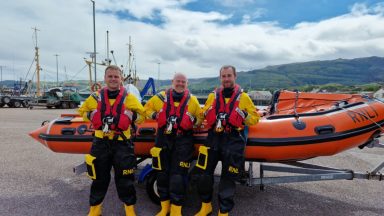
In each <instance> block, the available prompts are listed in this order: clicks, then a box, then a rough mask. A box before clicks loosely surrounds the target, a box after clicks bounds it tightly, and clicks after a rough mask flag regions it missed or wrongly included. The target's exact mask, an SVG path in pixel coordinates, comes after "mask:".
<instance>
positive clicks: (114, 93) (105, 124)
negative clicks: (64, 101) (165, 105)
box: [79, 65, 145, 216]
mask: <svg viewBox="0 0 384 216" xmlns="http://www.w3.org/2000/svg"><path fill="white" fill-rule="evenodd" d="M104 81H105V84H106V87H104V88H102V89H100V90H99V91H97V92H94V93H93V94H92V95H91V96H89V97H88V98H87V99H86V100H85V101H84V103H83V104H82V106H81V107H80V108H79V113H80V115H81V116H83V118H84V120H86V121H89V120H90V121H91V122H92V125H93V127H94V129H95V135H94V139H93V143H92V147H91V152H90V154H87V155H86V156H85V161H86V164H87V170H88V176H89V177H90V178H91V179H92V180H93V181H92V185H91V191H90V199H89V203H90V206H91V207H90V210H89V214H88V216H98V215H101V205H102V202H103V199H104V197H105V194H106V193H107V190H108V185H109V182H110V180H111V175H110V172H111V168H112V167H113V169H114V174H115V184H116V189H117V192H118V195H119V198H120V200H121V201H122V202H123V203H124V209H125V214H126V215H127V216H128V215H129V216H134V215H135V211H134V204H135V203H136V191H135V188H134V185H133V183H134V168H135V166H136V158H135V155H134V149H133V143H132V141H131V139H130V136H131V134H130V126H131V124H134V123H141V122H142V121H144V119H145V117H144V116H145V112H144V108H143V106H142V105H141V103H140V102H139V101H138V100H137V99H136V97H135V96H134V95H133V94H130V93H127V91H126V90H125V88H124V87H123V86H122V83H123V78H122V72H121V70H120V68H119V67H117V66H114V65H110V66H108V67H107V68H106V69H105V75H104Z"/></svg>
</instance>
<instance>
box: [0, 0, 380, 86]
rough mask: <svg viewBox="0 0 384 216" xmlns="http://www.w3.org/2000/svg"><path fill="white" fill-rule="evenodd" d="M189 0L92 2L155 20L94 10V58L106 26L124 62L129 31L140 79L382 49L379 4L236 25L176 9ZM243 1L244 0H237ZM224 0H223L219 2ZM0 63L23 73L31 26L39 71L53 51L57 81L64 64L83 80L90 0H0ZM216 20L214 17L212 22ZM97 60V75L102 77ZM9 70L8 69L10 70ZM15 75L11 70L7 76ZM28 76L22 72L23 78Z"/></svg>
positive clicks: (49, 67)
mask: <svg viewBox="0 0 384 216" xmlns="http://www.w3.org/2000/svg"><path fill="white" fill-rule="evenodd" d="M188 2H189V1H177V0H170V1H165V0H164V1H159V0H145V1H143V0H141V1H139V0H133V1H117V0H114V1H106V0H104V1H96V9H97V11H129V13H130V14H133V15H134V16H136V17H137V18H151V17H154V16H155V13H157V16H161V18H162V20H163V21H164V23H163V24H162V25H161V26H155V25H153V24H148V23H143V22H139V21H129V20H124V19H119V18H117V16H115V15H114V14H113V13H99V12H98V13H97V14H96V15H97V17H96V28H97V51H98V52H99V54H98V61H101V60H102V59H104V58H105V57H106V54H105V52H106V51H105V50H106V42H105V40H106V39H105V35H106V33H105V32H106V30H109V31H110V49H113V50H114V51H115V57H116V60H117V63H118V64H119V65H120V64H123V65H126V62H127V58H128V57H127V56H128V55H127V54H128V51H127V50H128V47H127V46H126V44H127V43H128V40H129V36H131V37H132V41H133V45H134V52H135V55H136V60H137V70H138V73H139V76H140V77H141V78H147V77H149V76H153V77H155V78H156V77H157V67H158V64H157V62H159V61H160V62H161V65H160V67H161V78H162V79H169V78H171V77H172V75H173V74H174V72H176V71H181V72H185V73H186V74H188V76H189V77H208V76H211V77H212V76H217V71H218V69H219V68H220V66H221V65H222V64H233V65H235V66H237V67H238V69H239V71H241V70H249V69H256V68H261V67H264V66H267V65H274V64H282V63H290V62H299V61H309V60H322V59H335V58H355V57H365V56H372V55H378V56H383V53H384V43H383V41H384V28H383V27H382V26H384V17H383V11H384V10H383V8H384V7H383V4H378V5H374V6H372V7H367V6H366V5H362V4H356V5H354V6H353V7H352V8H351V12H350V13H349V14H344V15H341V16H338V17H334V18H331V19H327V20H323V21H321V22H317V23H315V22H313V23H308V22H306V23H304V22H303V23H298V24H297V25H296V26H294V27H293V28H288V29H285V28H282V27H280V26H279V25H278V23H277V22H273V21H271V22H263V23H260V22H254V20H253V19H254V18H255V15H254V14H253V15H249V17H248V18H247V17H245V20H246V19H248V21H249V22H244V23H243V24H240V25H231V24H228V25H223V24H219V23H222V21H226V20H228V19H230V18H231V15H230V14H229V15H228V14H221V13H219V12H214V11H211V12H207V13H203V12H193V11H187V10H185V9H183V7H182V6H184V5H185V4H186V3H188ZM243 2H244V3H247V2H249V1H243ZM227 3H228V2H227ZM0 19H1V20H2V22H1V23H0V28H1V29H2V31H1V33H0V35H1V36H0V37H1V39H2V43H0V65H5V66H6V68H5V69H3V79H13V78H18V77H23V78H24V76H25V75H26V72H27V70H28V68H29V66H30V65H31V61H32V59H33V57H34V45H33V40H32V32H33V31H32V29H31V27H34V26H36V27H37V28H39V29H40V30H41V31H39V32H38V40H39V48H40V59H41V62H40V63H41V65H42V67H43V75H42V77H44V76H45V78H46V79H51V80H55V78H56V77H55V74H56V59H55V56H54V54H56V53H57V54H59V55H60V56H59V69H60V74H61V78H60V79H61V80H63V79H64V69H63V68H64V66H65V67H66V70H67V73H68V76H69V77H73V76H75V74H76V73H78V72H79V73H78V75H77V76H76V77H75V78H76V79H87V77H88V72H87V70H86V69H83V70H81V69H82V68H83V67H84V66H85V63H84V61H83V57H88V54H86V52H88V51H92V50H93V26H92V4H91V2H90V1H74V0H67V1H47V0H41V1H33V2H30V1H26V0H24V1H5V2H2V3H1V7H0ZM218 21H219V22H218ZM102 70H103V68H102V66H98V79H99V80H100V79H101V78H102V74H103V71H102ZM13 71H14V72H15V73H13ZM14 74H16V75H14ZM29 78H30V77H29Z"/></svg>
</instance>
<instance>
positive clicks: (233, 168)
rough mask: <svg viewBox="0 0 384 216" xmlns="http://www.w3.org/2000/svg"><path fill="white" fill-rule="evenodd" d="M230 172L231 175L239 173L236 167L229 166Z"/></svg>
mask: <svg viewBox="0 0 384 216" xmlns="http://www.w3.org/2000/svg"><path fill="white" fill-rule="evenodd" d="M228 171H229V172H231V173H236V174H238V173H239V169H238V168H236V167H233V166H229V167H228Z"/></svg>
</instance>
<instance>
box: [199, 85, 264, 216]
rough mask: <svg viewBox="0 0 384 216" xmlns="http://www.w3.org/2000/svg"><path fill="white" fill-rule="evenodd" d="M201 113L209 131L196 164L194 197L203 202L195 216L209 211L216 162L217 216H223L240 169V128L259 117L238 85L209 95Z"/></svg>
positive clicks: (231, 201)
mask: <svg viewBox="0 0 384 216" xmlns="http://www.w3.org/2000/svg"><path fill="white" fill-rule="evenodd" d="M202 112H203V113H204V116H205V119H206V120H207V124H208V127H210V129H209V131H208V137H207V141H206V144H205V146H201V147H200V149H199V156H198V161H197V164H196V167H197V168H198V170H199V173H200V175H199V180H198V193H199V195H200V197H201V199H202V201H203V203H202V209H201V210H200V212H199V213H198V214H197V215H206V214H207V213H209V212H211V211H212V205H211V200H212V192H213V173H214V170H215V168H216V165H217V163H218V161H219V160H221V161H222V171H221V179H220V183H219V194H218V198H219V207H220V213H222V214H224V215H225V213H228V212H229V211H231V210H232V208H233V206H234V202H233V197H234V193H235V180H236V178H238V174H239V171H240V170H241V169H242V168H243V165H244V150H245V145H246V143H245V138H244V133H243V128H244V125H254V124H256V123H257V122H258V121H259V115H258V114H257V112H256V107H255V105H254V104H253V102H252V100H251V99H250V97H249V96H248V95H247V94H246V93H244V92H242V90H241V89H240V87H239V86H238V85H235V87H234V88H225V89H224V88H219V89H216V90H215V91H214V92H212V93H211V94H209V96H208V99H207V101H206V103H205V106H204V108H203V109H202ZM207 206H208V207H207ZM207 209H208V210H207Z"/></svg>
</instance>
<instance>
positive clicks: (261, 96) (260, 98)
mask: <svg viewBox="0 0 384 216" xmlns="http://www.w3.org/2000/svg"><path fill="white" fill-rule="evenodd" d="M248 95H249V97H251V99H252V100H253V102H254V103H255V105H261V106H267V105H269V104H270V102H271V100H272V94H271V92H269V91H250V92H248Z"/></svg>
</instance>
